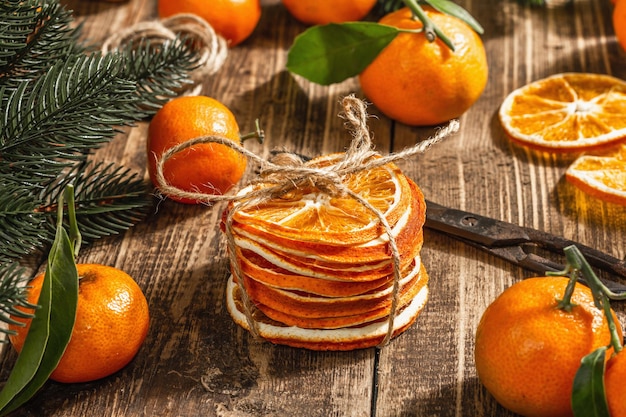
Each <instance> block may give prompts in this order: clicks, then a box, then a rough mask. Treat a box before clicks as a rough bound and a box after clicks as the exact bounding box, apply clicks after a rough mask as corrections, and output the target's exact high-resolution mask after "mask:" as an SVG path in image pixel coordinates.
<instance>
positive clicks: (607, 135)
mask: <svg viewBox="0 0 626 417" xmlns="http://www.w3.org/2000/svg"><path fill="white" fill-rule="evenodd" d="M624 114H626V82H624V81H622V80H620V79H618V78H615V77H611V76H608V75H600V74H589V73H565V74H557V75H553V76H551V77H547V78H544V79H542V80H538V81H535V82H532V83H530V84H528V85H526V86H524V87H521V88H519V89H517V90H515V91H513V92H512V93H511V94H509V95H508V96H507V97H506V98H505V100H504V102H503V103H502V105H501V107H500V112H499V117H500V123H501V124H502V127H503V128H504V130H505V131H506V133H507V134H508V136H509V137H510V138H511V139H512V140H513V141H515V142H518V143H521V144H523V145H526V146H528V147H531V148H534V149H539V150H543V151H552V152H582V151H587V150H590V149H596V148H600V147H606V146H609V145H612V144H615V143H617V142H618V141H621V140H624V139H625V138H626V117H624Z"/></svg>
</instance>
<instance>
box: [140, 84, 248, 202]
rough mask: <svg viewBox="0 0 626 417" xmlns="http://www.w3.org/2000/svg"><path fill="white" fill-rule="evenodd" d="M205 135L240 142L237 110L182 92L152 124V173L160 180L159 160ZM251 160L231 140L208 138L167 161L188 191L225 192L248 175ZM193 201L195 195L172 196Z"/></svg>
mask: <svg viewBox="0 0 626 417" xmlns="http://www.w3.org/2000/svg"><path fill="white" fill-rule="evenodd" d="M201 136H221V137H224V138H226V139H230V140H232V141H234V142H237V143H240V142H241V138H240V136H239V126H238V125H237V121H236V120H235V116H234V115H233V114H232V112H231V111H230V110H229V109H228V108H227V107H226V106H224V105H223V104H222V103H220V102H219V101H217V100H215V99H213V98H210V97H205V96H183V97H178V98H175V99H173V100H171V101H170V102H168V103H167V104H165V105H164V106H163V107H162V108H161V109H160V110H159V111H158V112H157V113H156V114H155V115H154V118H153V119H152V121H151V122H150V126H149V128H148V143H147V151H148V172H149V174H150V178H151V180H152V183H153V184H154V185H155V186H156V187H158V186H159V184H158V181H157V179H156V166H157V160H159V159H160V158H161V156H162V155H163V153H164V152H165V151H167V150H168V149H170V148H172V147H173V146H175V145H178V144H180V143H184V142H187V141H189V140H191V139H194V138H197V137H201ZM245 169H246V159H245V157H244V156H243V155H241V154H240V153H239V152H237V151H235V150H233V149H231V148H229V147H228V146H226V145H221V144H216V143H207V144H200V145H196V146H193V147H191V148H188V149H185V150H183V151H181V152H179V153H177V154H175V155H173V156H172V158H170V159H168V160H167V161H166V162H165V164H164V166H163V173H164V175H165V179H166V180H167V182H168V183H169V184H170V185H172V186H174V187H176V188H178V189H181V190H184V191H190V192H198V193H205V194H224V193H225V192H227V191H228V190H229V189H230V188H231V187H232V186H233V185H235V184H236V183H237V182H238V181H239V180H240V179H241V177H242V176H243V173H244V171H245ZM168 197H170V198H172V199H173V200H175V201H179V202H182V203H187V204H193V203H197V201H195V200H190V199H187V198H181V197H177V196H172V195H170V196H168Z"/></svg>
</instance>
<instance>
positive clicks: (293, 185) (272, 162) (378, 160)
mask: <svg viewBox="0 0 626 417" xmlns="http://www.w3.org/2000/svg"><path fill="white" fill-rule="evenodd" d="M342 105H343V114H342V116H341V117H343V118H345V120H346V125H347V127H348V129H349V130H350V132H351V134H352V141H351V142H350V146H349V147H348V149H347V151H346V152H345V154H344V155H343V157H342V158H341V159H340V160H339V161H338V162H336V163H334V164H332V165H329V166H324V167H320V168H316V167H311V166H306V165H305V164H304V163H303V162H302V160H301V159H298V158H297V157H295V155H294V154H290V153H279V154H278V155H277V156H276V157H274V158H272V159H263V158H261V157H259V156H257V155H256V154H254V153H252V152H250V151H248V150H246V149H245V148H243V147H242V146H241V145H239V144H238V143H235V142H233V141H232V140H230V139H225V138H222V137H219V136H203V137H198V138H195V139H193V140H190V141H188V142H184V143H181V144H179V145H177V146H174V147H173V148H171V149H169V150H168V151H166V152H165V153H164V154H163V155H162V156H161V158H160V159H157V161H156V162H157V164H156V179H157V184H158V185H159V187H158V188H159V189H160V192H161V193H162V194H164V195H173V196H176V197H179V198H187V199H192V200H197V201H200V202H203V203H205V204H213V203H216V202H219V201H228V202H232V203H234V204H233V207H232V209H231V210H229V212H228V215H227V216H226V219H225V234H226V239H227V246H228V252H229V260H230V263H231V266H232V272H233V275H234V277H235V279H236V280H237V283H238V286H239V289H240V292H241V296H242V301H243V305H244V313H245V316H246V320H247V322H248V327H249V328H250V332H251V333H252V334H253V335H254V336H255V337H259V332H258V328H257V323H256V322H255V320H254V318H253V309H254V308H255V307H254V306H253V305H252V303H251V301H250V299H249V297H248V293H247V291H246V288H245V284H244V280H243V274H242V271H241V265H240V263H239V260H238V258H237V255H236V253H237V251H236V249H237V246H236V242H235V237H234V233H233V228H232V225H233V218H234V215H235V214H236V212H237V211H239V210H243V209H245V208H247V207H251V206H255V205H259V204H262V203H264V202H267V201H269V200H272V199H274V198H278V197H280V196H281V195H284V194H285V193H288V192H290V191H292V190H295V189H299V188H304V187H310V186H313V187H315V188H316V189H317V190H319V191H320V192H323V193H325V194H328V195H330V196H341V197H346V196H349V197H350V198H353V199H354V200H356V201H358V202H359V203H360V204H361V205H363V206H364V207H366V208H367V209H368V210H369V211H371V212H372V213H374V215H375V216H376V217H377V218H378V220H379V221H380V224H381V225H382V226H383V227H384V229H385V233H386V234H387V236H388V237H389V248H390V251H391V257H392V263H393V276H394V280H393V291H392V301H391V306H390V312H389V319H388V323H387V334H386V336H385V338H384V340H383V341H382V342H381V343H380V346H384V345H386V344H387V343H389V341H390V340H391V337H392V336H393V328H394V320H395V316H396V312H397V309H398V299H399V292H400V288H399V286H400V280H401V278H402V277H401V271H400V261H401V260H400V252H399V250H398V247H397V244H396V240H395V237H394V236H393V233H392V227H391V225H390V224H389V223H388V222H387V219H386V218H385V215H384V213H382V212H381V211H380V210H378V209H377V208H376V207H374V206H372V205H371V204H370V203H369V202H368V201H367V200H366V199H365V198H363V197H361V196H360V195H359V194H357V193H355V192H354V191H352V190H350V189H349V188H348V187H346V186H345V185H344V183H343V180H344V179H345V178H346V176H348V175H350V174H354V173H356V172H360V171H367V170H371V169H373V168H377V167H381V166H383V165H387V164H389V163H392V162H395V161H399V160H402V159H407V158H409V157H411V156H414V155H417V154H420V153H423V152H425V151H426V150H427V149H428V148H430V147H431V146H432V145H433V144H435V143H437V142H439V141H441V140H442V139H444V138H445V137H447V136H448V135H450V134H452V133H454V132H456V131H457V130H458V128H459V122H458V120H452V121H450V122H448V124H447V125H445V126H444V127H442V128H441V129H439V130H438V131H437V132H436V133H435V135H433V136H431V137H429V138H428V139H426V140H424V141H421V142H419V143H417V144H416V145H414V146H412V147H409V148H407V149H404V150H403V151H401V152H398V153H393V154H389V155H386V156H382V155H380V154H379V153H378V152H376V151H374V150H373V145H372V139H371V136H370V133H369V129H368V127H367V119H368V114H367V109H366V104H365V103H364V102H363V101H361V100H359V99H357V98H356V97H355V96H354V95H350V96H347V97H345V98H344V99H343V100H342ZM203 143H218V144H222V145H226V146H228V147H230V148H232V149H234V150H236V151H238V152H240V153H241V154H243V155H244V156H246V157H247V158H248V159H250V160H252V161H254V162H256V163H257V164H258V165H259V168H260V169H259V177H258V178H257V179H255V180H253V181H251V182H250V183H249V184H248V185H254V184H264V186H263V187H259V188H254V187H252V188H251V191H249V192H246V193H240V192H238V190H240V189H235V190H232V191H231V192H229V193H227V194H224V195H207V194H204V193H198V192H190V191H185V190H181V189H178V188H176V187H174V186H172V185H170V184H168V182H167V180H166V179H165V176H164V173H163V166H164V165H165V162H166V161H167V160H168V159H170V158H171V157H172V156H173V155H175V154H177V153H178V152H181V151H183V150H185V149H187V148H190V147H193V146H195V145H198V144H203ZM155 157H156V156H155Z"/></svg>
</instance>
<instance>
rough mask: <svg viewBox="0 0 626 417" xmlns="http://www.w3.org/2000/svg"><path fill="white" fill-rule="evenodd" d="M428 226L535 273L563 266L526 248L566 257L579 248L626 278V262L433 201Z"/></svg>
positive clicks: (591, 261)
mask: <svg viewBox="0 0 626 417" xmlns="http://www.w3.org/2000/svg"><path fill="white" fill-rule="evenodd" d="M425 226H426V227H428V228H430V229H433V230H437V231H440V232H443V233H446V234H448V235H451V236H453V237H455V238H457V239H460V240H462V241H465V242H466V243H468V244H471V245H473V246H476V247H480V248H482V249H483V250H486V251H489V252H491V253H492V254H494V255H496V256H498V257H500V258H504V259H506V260H508V261H510V262H513V263H516V264H518V265H520V266H522V267H525V268H527V269H532V270H534V271H541V269H542V268H543V271H544V272H545V271H547V270H558V266H559V265H558V264H556V263H554V262H551V261H550V260H547V259H545V258H542V257H539V256H536V255H534V254H532V253H526V252H525V251H523V250H522V249H521V248H522V247H524V246H532V245H534V246H538V247H542V248H544V249H548V250H550V251H551V252H554V253H558V254H562V252H563V249H565V248H566V247H568V246H571V245H575V246H576V247H577V248H578V249H579V250H580V251H581V253H582V254H583V256H584V257H585V259H587V261H588V262H589V264H590V265H593V266H595V267H597V268H600V269H602V270H604V271H606V272H609V273H612V274H615V275H618V276H620V277H623V278H626V261H622V260H619V259H617V258H615V257H613V256H611V255H609V254H606V253H604V252H600V251H598V250H596V249H594V248H591V247H589V246H586V245H583V244H581V243H578V242H575V241H572V240H569V239H566V238H563V237H560V236H556V235H552V234H550V233H546V232H542V231H540V230H535V229H531V228H528V227H522V226H518V225H515V224H513V223H508V222H505V221H502V220H496V219H493V218H490V217H485V216H481V215H478V214H474V213H468V212H466V211H463V210H458V209H453V208H449V207H445V206H442V205H440V204H437V203H434V202H431V201H426V224H425ZM524 254H526V256H524Z"/></svg>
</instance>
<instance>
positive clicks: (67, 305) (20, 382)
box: [0, 189, 78, 415]
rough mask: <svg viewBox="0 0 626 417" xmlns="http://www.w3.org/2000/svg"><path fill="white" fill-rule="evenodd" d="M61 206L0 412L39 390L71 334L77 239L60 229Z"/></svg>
mask: <svg viewBox="0 0 626 417" xmlns="http://www.w3.org/2000/svg"><path fill="white" fill-rule="evenodd" d="M72 190H73V189H72ZM72 201H73V199H72ZM62 207H63V199H62V198H60V199H59V219H58V226H57V234H56V237H55V240H54V243H53V244H52V248H51V249H50V254H49V256H48V265H47V268H46V273H45V277H44V281H43V284H42V288H41V294H40V296H39V300H38V304H39V306H40V308H39V309H38V310H37V312H36V313H35V317H34V318H33V320H32V322H31V326H30V330H29V332H28V336H27V337H26V340H25V342H24V346H23V348H22V351H21V353H20V355H19V356H18V358H17V361H16V362H15V365H14V367H13V369H12V371H11V374H10V375H9V378H8V380H7V382H6V384H5V386H4V388H3V389H2V391H0V415H6V414H8V413H10V412H11V411H14V410H15V409H17V408H18V407H20V406H21V405H23V404H24V403H25V402H26V401H28V400H29V399H30V398H32V396H33V395H35V394H36V393H37V391H39V389H40V388H41V387H42V386H43V385H44V383H45V382H46V381H47V380H48V378H49V377H50V374H51V373H52V371H54V369H55V368H56V367H57V365H58V363H59V361H60V360H61V357H62V356H63V353H64V352H65V348H66V347H67V344H68V343H69V341H70V337H71V335H72V330H73V328H74V321H75V318H76V305H77V303H78V271H77V269H76V263H75V259H74V243H75V241H76V239H77V238H76V237H75V236H73V237H72V238H70V236H68V234H67V232H66V231H65V229H64V228H63V222H62V218H63V215H62V211H63V209H62ZM71 223H72V224H73V225H75V224H76V221H75V219H71ZM74 233H75V232H74Z"/></svg>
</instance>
